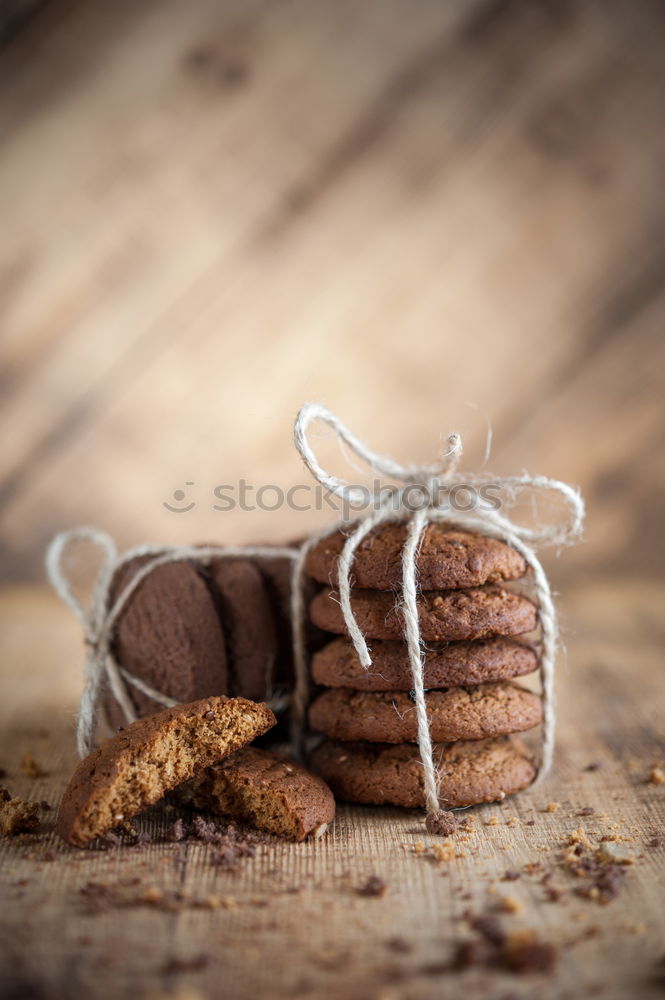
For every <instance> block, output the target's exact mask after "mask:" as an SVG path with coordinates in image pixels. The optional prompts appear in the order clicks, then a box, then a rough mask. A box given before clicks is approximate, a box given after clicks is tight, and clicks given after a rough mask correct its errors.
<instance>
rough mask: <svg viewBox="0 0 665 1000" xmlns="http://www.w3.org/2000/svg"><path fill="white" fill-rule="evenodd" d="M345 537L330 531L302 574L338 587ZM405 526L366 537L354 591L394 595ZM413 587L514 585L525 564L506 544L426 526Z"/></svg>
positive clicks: (358, 552)
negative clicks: (380, 592) (507, 583)
mask: <svg viewBox="0 0 665 1000" xmlns="http://www.w3.org/2000/svg"><path fill="white" fill-rule="evenodd" d="M347 537H348V536H347V535H346V534H344V532H343V531H335V532H334V533H333V534H331V535H329V536H328V537H327V538H324V539H322V541H320V542H319V543H318V545H315V546H314V548H313V549H312V550H311V552H310V553H309V555H308V557H307V563H306V569H307V572H308V573H309V574H310V576H313V577H314V579H315V580H318V581H319V582H320V583H328V584H330V585H331V586H337V560H338V558H339V555H340V553H341V551H342V548H343V546H344V543H345V542H346V540H347ZM405 539H406V524H404V523H396V524H384V525H380V526H379V527H378V528H376V529H375V530H374V531H372V532H370V534H369V535H367V537H366V538H364V539H363V541H362V542H361V543H360V545H359V546H358V548H357V549H356V551H355V555H354V560H353V569H352V573H353V580H354V586H356V587H358V588H369V589H371V590H395V589H397V588H400V587H401V586H402V549H403V548H404V542H405ZM416 570H417V573H418V584H419V586H420V587H422V589H423V590H447V589H449V588H453V587H478V586H480V585H481V584H484V583H499V582H500V581H501V580H516V579H518V577H521V576H524V574H525V573H526V570H527V566H526V563H525V561H524V559H523V558H522V556H521V555H520V554H519V552H516V551H515V549H511V548H510V546H509V545H506V543H505V542H501V541H499V540H498V539H496V538H487V537H486V536H485V535H475V534H471V533H470V532H468V531H458V530H457V529H455V528H450V527H446V526H445V525H442V524H428V525H427V527H426V529H425V531H424V532H423V537H422V541H421V544H420V547H419V549H418V555H417V557H416Z"/></svg>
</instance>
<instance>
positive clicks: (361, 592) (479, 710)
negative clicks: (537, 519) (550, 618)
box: [306, 523, 542, 808]
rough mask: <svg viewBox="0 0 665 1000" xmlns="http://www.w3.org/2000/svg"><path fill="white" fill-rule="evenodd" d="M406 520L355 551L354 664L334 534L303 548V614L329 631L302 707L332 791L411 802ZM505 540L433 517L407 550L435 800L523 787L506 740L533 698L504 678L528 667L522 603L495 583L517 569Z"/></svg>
mask: <svg viewBox="0 0 665 1000" xmlns="http://www.w3.org/2000/svg"><path fill="white" fill-rule="evenodd" d="M405 536H406V526H405V525H404V524H399V523H397V524H389V525H382V526H380V527H379V528H377V529H376V530H375V531H373V532H371V533H370V534H369V535H368V536H367V537H366V538H365V539H364V540H363V542H362V543H361V545H360V546H359V548H358V549H357V551H356V553H355V558H354V564H353V570H352V573H353V590H352V594H351V603H352V607H353V610H354V613H355V616H356V620H357V622H358V625H359V627H360V628H361V630H362V631H363V632H364V634H365V636H366V638H367V641H368V645H369V646H370V649H371V655H372V665H371V667H370V668H369V669H368V670H364V669H363V667H362V666H361V665H360V663H359V661H358V658H357V656H356V653H355V650H354V648H353V645H352V643H351V642H350V640H349V639H348V638H347V637H346V628H345V624H344V619H343V616H342V612H341V608H340V604H339V597H338V594H337V592H336V590H335V589H334V588H335V586H336V584H337V561H338V558H339V555H340V553H341V550H342V548H343V545H344V542H345V541H346V536H345V535H344V533H343V532H341V531H336V532H334V533H333V534H331V535H329V536H327V537H326V538H325V539H323V540H322V541H321V542H319V543H318V544H317V545H316V546H315V547H314V548H313V549H312V550H311V552H310V553H309V557H308V560H307V566H306V568H307V572H308V573H309V575H310V577H312V578H313V579H314V580H316V581H317V582H318V583H319V584H327V586H324V587H323V588H322V589H321V590H320V591H319V593H318V594H316V596H315V597H314V599H313V600H312V602H311V604H310V618H311V621H312V623H313V624H314V625H315V626H316V627H317V628H319V629H323V630H324V631H326V632H328V633H329V634H331V638H330V641H329V642H328V643H327V644H326V645H325V646H324V647H323V648H322V649H321V650H319V651H318V652H317V653H315V655H314V657H313V659H312V666H311V673H312V680H313V681H314V683H315V684H316V685H318V686H319V693H318V694H317V695H316V697H315V698H314V700H313V701H312V703H311V705H310V708H309V724H310V727H311V729H312V730H314V731H315V732H318V733H322V734H323V736H324V737H325V740H324V742H323V743H322V744H321V745H320V746H319V747H317V748H316V750H315V751H314V752H313V754H312V758H311V764H312V766H313V768H314V770H315V771H317V772H318V773H319V774H320V775H321V777H323V778H324V779H325V780H326V781H327V782H328V784H329V785H330V786H331V788H332V789H333V791H334V793H335V795H336V796H337V797H338V798H340V799H345V800H347V801H351V802H361V803H370V804H392V805H399V806H407V807H414V806H420V805H423V804H424V791H423V781H422V764H421V761H420V757H419V752H418V747H417V742H416V741H417V723H416V712H415V704H414V701H413V697H412V693H411V690H410V689H411V687H412V679H411V671H410V667H409V662H408V656H407V651H406V646H405V644H404V642H403V638H402V636H403V622H402V614H401V604H400V597H401V595H400V586H401V575H402V567H401V559H402V548H403V544H404V541H405ZM526 570H527V567H526V564H525V562H524V560H523V558H522V556H521V555H520V554H519V553H518V552H516V551H515V550H514V549H512V548H510V547H509V546H508V545H506V544H505V543H503V542H501V541H499V540H497V539H493V538H487V537H485V536H482V535H476V534H472V533H470V532H464V531H458V530H456V529H452V528H449V527H446V526H443V525H439V524H430V525H428V526H427V528H426V530H425V532H424V535H423V539H422V544H421V545H420V548H419V550H418V554H417V557H416V575H417V580H418V584H419V588H420V589H419V594H418V602H417V603H418V616H419V622H420V631H421V636H422V638H423V642H424V679H425V687H426V689H427V694H426V701H427V710H428V715H429V718H430V734H431V737H432V740H433V743H434V758H435V765H436V767H437V771H438V777H439V781H440V801H441V805H442V806H446V805H447V806H448V807H449V808H450V807H456V806H466V805H472V804H474V803H479V802H491V801H495V800H497V799H499V800H500V799H503V798H504V797H505V796H506V795H508V794H511V793H513V792H515V791H518V790H519V789H521V788H524V787H525V786H526V785H528V784H529V783H530V782H531V781H532V780H533V777H534V774H535V770H534V766H533V763H532V760H531V756H530V754H529V751H528V750H527V748H526V747H525V745H524V744H523V743H522V741H521V740H519V739H517V738H516V737H514V736H513V735H511V734H514V733H518V732H523V731H526V730H529V729H531V728H533V727H534V726H537V725H538V724H539V723H540V721H541V718H542V705H541V700H540V698H539V696H538V695H536V694H534V693H533V692H532V691H529V690H527V689H525V688H523V687H521V686H519V685H518V684H516V683H515V681H514V679H515V678H517V677H521V676H524V675H526V674H529V673H531V672H533V671H534V670H536V669H537V666H538V648H537V645H536V644H535V643H533V642H531V641H528V640H527V639H525V638H523V637H524V635H526V634H527V633H530V632H532V631H533V630H534V629H535V628H536V625H537V612H536V607H535V606H534V604H533V603H532V602H531V601H530V600H529V599H528V598H527V597H525V596H523V595H522V594H520V593H518V592H516V591H514V590H511V589H510V588H508V587H507V586H505V584H506V583H507V582H508V581H512V580H517V579H520V578H521V577H523V576H524V575H525V574H526Z"/></svg>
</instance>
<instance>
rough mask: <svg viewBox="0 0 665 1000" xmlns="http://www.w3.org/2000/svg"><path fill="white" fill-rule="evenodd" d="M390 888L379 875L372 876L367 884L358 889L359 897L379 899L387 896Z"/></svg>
mask: <svg viewBox="0 0 665 1000" xmlns="http://www.w3.org/2000/svg"><path fill="white" fill-rule="evenodd" d="M387 888H388V886H387V884H386V883H385V882H384V881H383V879H382V878H379V876H378V875H370V877H369V878H368V879H367V881H366V882H365V884H364V885H363V886H361V887H360V888H359V889H357V890H356V891H357V893H358V895H359V896H367V897H375V898H379V897H381V896H385V894H386V890H387Z"/></svg>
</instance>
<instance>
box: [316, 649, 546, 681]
mask: <svg viewBox="0 0 665 1000" xmlns="http://www.w3.org/2000/svg"><path fill="white" fill-rule="evenodd" d="M423 655H424V659H425V665H424V667H425V669H424V674H425V678H424V679H425V687H426V688H447V687H454V686H456V685H458V684H485V683H487V682H489V681H503V680H509V679H510V678H511V677H521V676H522V675H523V674H530V673H531V672H532V671H533V670H535V669H536V667H537V666H538V653H537V650H536V647H535V646H534V645H533V644H532V643H528V642H525V641H523V640H520V639H510V638H502V637H496V638H494V639H479V640H477V641H476V642H468V641H467V642H464V641H462V642H438V643H431V644H430V645H429V646H427V647H426V648H425V649H424V651H423ZM312 679H313V681H314V683H315V684H323V685H325V686H326V687H331V688H338V687H341V688H352V689H353V690H354V691H410V690H411V688H412V687H413V679H412V677H411V667H410V666H409V657H408V654H407V650H406V645H405V643H403V642H397V641H396V640H391V639H377V640H376V641H374V642H373V643H372V665H371V666H370V667H369V669H367V670H365V669H364V668H363V667H361V665H360V661H359V659H358V657H357V655H356V651H355V649H354V647H353V643H352V642H351V641H350V640H349V639H344V638H341V637H340V638H337V639H333V640H332V642H329V643H328V644H327V646H324V648H323V649H321V650H319V652H318V653H315V655H314V657H313V659H312Z"/></svg>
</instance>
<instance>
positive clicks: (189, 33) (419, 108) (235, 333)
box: [0, 0, 665, 581]
mask: <svg viewBox="0 0 665 1000" xmlns="http://www.w3.org/2000/svg"><path fill="white" fill-rule="evenodd" d="M664 23H665V17H664V16H663V7H662V5H661V4H660V3H657V2H651V0H646V2H642V3H638V4H636V3H632V2H629V0H623V2H619V0H607V2H602V3H601V2H581V0H546V2H539V3H532V2H527V0H523V2H520V0H504V2H501V0H463V2H452V0H448V2H443V3H442V2H441V0H417V2H413V0H381V2H380V3H370V4H357V3H354V2H352V0H340V2H336V3H334V4H326V3H323V2H312V0H308V2H303V0H279V2H276V0H270V2H266V0H225V2H223V3H220V2H219V0H196V2H191V3H182V2H181V0H160V2H154V0H146V2H145V3H141V4H136V3H133V2H130V0H119V2H117V3H113V4H105V3H103V2H101V0H97V2H92V3H83V2H82V0H61V2H57V0H54V2H51V3H47V4H45V5H44V6H43V7H42V8H41V10H40V12H39V13H38V14H37V16H36V17H35V18H34V19H33V20H32V21H30V23H28V24H27V25H24V26H23V28H22V30H21V31H19V32H18V33H17V34H16V35H15V37H13V38H12V39H11V40H10V41H9V42H8V43H6V45H5V48H4V50H3V51H2V53H0V81H1V83H0V149H1V156H0V199H1V207H0V218H1V219H2V240H1V246H0V330H1V335H2V343H1V347H0V370H1V372H2V378H1V387H2V403H1V413H2V424H3V428H4V433H3V439H2V445H1V446H0V479H1V495H2V525H1V528H0V546H1V549H2V567H3V574H4V577H5V579H6V580H9V581H19V580H27V581H29V580H32V579H34V580H38V579H41V578H42V569H41V560H42V553H43V549H44V545H45V543H46V542H47V540H48V538H49V537H50V536H51V535H52V534H53V533H54V532H55V531H57V530H59V529H61V528H63V527H68V526H70V525H73V524H76V523H80V522H92V523H94V524H97V525H100V526H102V527H105V528H106V529H108V530H110V531H111V532H113V533H114V534H115V535H116V536H117V538H118V541H119V543H120V544H121V545H123V546H124V545H127V544H134V543H137V542H139V541H140V540H143V539H146V538H149V539H151V540H155V541H170V540H192V539H214V540H220V541H231V540H235V541H247V540H256V539H265V538H274V539H281V538H287V537H290V536H292V535H293V534H294V533H298V534H299V533H303V532H304V531H306V530H307V529H308V528H309V527H310V526H311V525H314V524H316V523H318V522H320V521H322V520H324V519H325V518H330V514H329V513H328V514H327V513H318V514H317V513H311V514H297V513H294V512H288V511H287V512H284V511H278V512H274V513H261V512H255V513H242V512H240V511H235V512H232V513H220V512H216V511H214V510H213V509H212V504H213V502H216V501H215V500H214V498H213V496H212V489H213V487H214V486H215V485H216V484H218V483H232V482H234V481H236V480H237V479H238V478H239V477H245V478H246V479H247V480H249V481H251V482H253V483H256V484H259V485H260V484H261V483H268V482H270V483H276V484H282V485H284V486H289V485H291V484H293V483H296V482H299V481H303V473H302V471H301V469H300V467H299V463H298V460H297V457H296V456H295V453H294V451H293V448H292V445H291V441H290V432H291V424H292V420H293V416H294V414H295V411H296V410H297V407H298V406H299V405H300V403H301V402H303V401H304V400H306V399H317V400H321V401H323V402H325V403H327V404H328V405H329V406H330V407H331V408H333V409H334V410H336V412H338V413H339V415H340V416H341V417H342V419H344V420H345V421H346V422H347V423H348V424H349V425H350V426H351V427H353V428H354V429H355V431H356V432H357V433H358V434H359V435H360V436H362V437H365V438H366V439H367V440H368V441H369V443H370V444H371V445H373V446H374V447H376V448H377V449H379V450H383V451H387V452H390V453H392V454H393V456H394V457H395V458H397V459H401V460H404V461H409V460H412V461H417V460H420V459H431V458H432V457H433V456H434V454H435V453H436V450H437V447H438V442H439V437H440V434H441V433H442V432H446V431H448V430H450V429H453V428H457V429H460V430H461V431H462V432H464V434H465V441H466V450H467V465H468V467H473V466H477V465H478V463H479V462H480V461H481V459H482V454H483V448H484V439H485V431H486V423H487V421H490V422H491V424H492V427H493V431H494V450H493V457H492V459H491V461H490V463H489V466H488V468H492V469H495V470H496V471H497V472H501V473H511V472H517V471H519V470H521V469H522V468H528V469H529V470H530V471H533V472H543V473H546V474H548V475H551V476H555V477H560V478H563V479H565V480H568V481H572V482H576V483H579V484H580V485H581V486H582V487H583V489H584V492H585V494H586V496H587V499H588V502H589V515H590V516H589V523H588V531H587V543H586V544H585V545H584V546H581V547H580V548H579V549H578V550H576V551H575V552H571V553H567V554H566V557H565V560H562V561H561V566H560V567H557V569H556V570H555V573H558V574H559V575H560V576H561V575H562V574H563V576H566V575H567V574H570V573H574V574H575V575H576V577H579V574H580V573H584V574H587V573H589V574H592V575H598V574H612V575H617V574H629V575H633V576H635V575H636V576H639V577H649V576H652V575H654V574H656V573H658V571H659V570H660V567H661V566H662V564H663V559H664V557H665V543H664V541H663V533H662V531H661V530H660V518H659V513H660V511H661V510H662V502H663V492H664V486H665V483H664V473H663V465H662V462H661V460H660V456H661V452H662V446H663V421H662V416H663V361H664V356H665V338H664V337H663V320H664V318H665V293H664V278H665V236H664V217H665V203H664V199H663V193H662V192H663V176H664V168H665V133H664V130H663V128H662V106H663V104H662V102H663V93H664V84H665V64H664V59H663V26H664ZM469 404H471V405H469ZM326 457H327V460H330V461H339V459H336V458H335V452H334V451H333V450H332V449H331V448H330V449H329V450H327V451H326ZM338 467H339V466H338ZM304 481H306V480H304ZM186 482H193V483H194V486H193V487H186V486H185V485H184V484H185V483H186ZM177 489H186V490H187V495H188V498H189V497H190V496H191V499H193V500H194V501H195V502H196V503H197V506H196V508H195V509H194V510H192V511H190V512H189V513H187V514H174V513H170V512H168V511H167V510H166V509H165V508H164V507H163V506H162V502H163V501H169V500H170V499H171V498H172V494H173V492H174V491H175V490H177ZM564 562H565V565H564Z"/></svg>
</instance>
